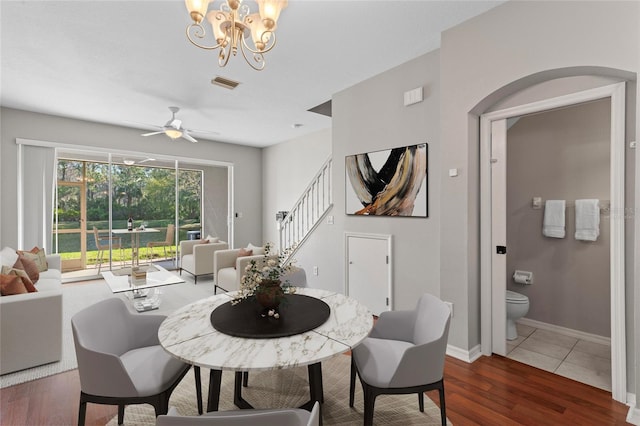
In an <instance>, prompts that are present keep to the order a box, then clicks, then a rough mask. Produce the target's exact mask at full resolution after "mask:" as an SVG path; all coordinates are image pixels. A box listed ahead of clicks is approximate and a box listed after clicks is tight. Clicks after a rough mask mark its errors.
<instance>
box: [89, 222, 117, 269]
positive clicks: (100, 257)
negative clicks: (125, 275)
mask: <svg viewBox="0 0 640 426" xmlns="http://www.w3.org/2000/svg"><path fill="white" fill-rule="evenodd" d="M93 237H94V238H95V241H96V248H97V249H98V254H97V255H96V265H97V266H98V273H100V269H101V268H102V262H103V261H104V251H105V250H109V240H111V248H112V249H113V250H120V260H121V261H122V259H123V255H122V239H121V238H120V237H116V236H111V235H100V233H99V231H98V228H96V227H95V226H94V227H93Z"/></svg>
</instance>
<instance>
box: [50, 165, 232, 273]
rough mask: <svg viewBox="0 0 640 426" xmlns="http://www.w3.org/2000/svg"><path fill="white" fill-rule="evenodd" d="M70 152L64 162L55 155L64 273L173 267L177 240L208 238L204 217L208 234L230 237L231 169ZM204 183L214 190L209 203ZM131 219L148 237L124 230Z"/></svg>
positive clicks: (56, 235)
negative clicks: (140, 266)
mask: <svg viewBox="0 0 640 426" xmlns="http://www.w3.org/2000/svg"><path fill="white" fill-rule="evenodd" d="M65 154H66V155H67V156H68V157H67V158H62V156H61V155H59V156H58V166H57V167H58V179H57V182H58V185H57V197H56V214H55V223H54V225H55V226H54V238H55V244H54V246H55V247H57V252H58V253H60V254H61V256H62V259H63V272H69V271H82V270H87V271H89V272H91V271H93V273H94V275H97V273H98V272H99V271H101V270H114V269H119V268H121V267H130V266H131V265H133V264H145V263H147V264H150V263H152V262H162V263H161V264H162V265H163V266H164V267H165V268H167V269H172V268H175V267H177V266H178V263H177V262H178V255H179V242H180V241H181V240H189V239H199V238H200V237H202V238H204V237H205V236H206V235H202V234H203V233H204V232H205V226H204V225H205V224H204V221H203V217H204V216H203V215H204V213H205V212H206V213H207V215H208V217H209V222H210V223H209V224H208V227H207V228H208V232H209V233H213V234H215V235H216V236H220V237H222V239H225V237H226V235H227V224H226V217H227V212H226V209H227V204H228V203H227V185H228V183H227V172H226V167H218V166H198V165H197V164H179V163H178V161H175V160H156V159H153V158H149V157H135V156H126V157H124V156H116V155H108V154H107V155H106V157H107V158H106V161H104V159H103V157H99V156H98V157H97V158H81V157H82V155H81V154H75V153H65ZM73 157H75V158H73ZM85 157H87V156H85ZM205 179H206V180H207V182H208V185H209V186H210V188H211V191H210V193H211V197H209V199H208V200H207V201H206V203H205V198H204V193H205V192H204V183H205ZM219 195H220V196H219ZM205 204H206V205H207V207H205ZM214 206H215V207H214ZM218 216H222V220H220V217H218ZM129 218H131V219H132V221H133V226H134V227H135V228H140V227H144V228H145V230H146V231H147V232H144V233H136V234H135V235H134V234H132V233H129V232H127V231H126V230H127V225H128V220H129ZM110 240H111V244H109V242H110Z"/></svg>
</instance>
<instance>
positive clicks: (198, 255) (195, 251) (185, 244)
mask: <svg viewBox="0 0 640 426" xmlns="http://www.w3.org/2000/svg"><path fill="white" fill-rule="evenodd" d="M228 248H229V244H227V243H226V242H224V241H219V242H216V243H206V244H203V243H202V240H186V241H180V275H182V270H183V269H184V270H185V271H187V272H188V273H190V274H191V275H193V277H194V282H195V284H197V283H198V277H199V276H200V275H209V274H213V254H214V253H215V252H216V251H218V250H226V249H228Z"/></svg>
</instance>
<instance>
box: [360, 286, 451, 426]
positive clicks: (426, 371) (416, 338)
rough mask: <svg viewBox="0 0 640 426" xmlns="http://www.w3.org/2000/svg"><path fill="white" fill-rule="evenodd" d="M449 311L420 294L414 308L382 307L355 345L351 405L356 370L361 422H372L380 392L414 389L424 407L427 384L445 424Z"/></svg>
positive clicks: (407, 392) (412, 390)
mask: <svg viewBox="0 0 640 426" xmlns="http://www.w3.org/2000/svg"><path fill="white" fill-rule="evenodd" d="M450 316H451V313H450V311H449V307H448V306H447V305H446V304H445V303H444V302H443V301H441V300H440V299H438V298H437V297H435V296H432V295H430V294H424V295H423V296H422V297H421V298H420V300H419V301H418V305H417V307H416V309H415V310H413V311H388V312H383V313H382V314H381V315H380V317H379V318H378V321H377V322H376V324H375V325H374V327H373V329H372V330H371V333H370V334H369V337H367V338H366V339H365V340H364V341H363V342H362V343H361V344H360V345H358V346H356V347H355V348H353V351H352V358H351V382H350V386H349V406H350V407H353V400H354V393H355V380H356V372H357V373H358V376H359V377H360V382H361V383H362V388H363V394H364V424H365V426H366V425H372V424H373V408H374V404H375V399H376V397H377V396H378V395H380V394H410V393H417V394H418V403H419V408H420V411H424V392H425V391H427V390H431V389H438V392H439V394H440V415H441V417H442V425H443V426H445V425H446V424H447V417H446V410H445V401H444V379H443V374H444V361H445V353H446V350H447V339H448V335H449V319H450Z"/></svg>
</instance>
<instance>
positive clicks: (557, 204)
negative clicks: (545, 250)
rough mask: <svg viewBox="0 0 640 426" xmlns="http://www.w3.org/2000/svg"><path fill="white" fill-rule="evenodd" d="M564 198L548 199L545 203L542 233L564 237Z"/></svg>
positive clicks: (547, 235)
mask: <svg viewBox="0 0 640 426" xmlns="http://www.w3.org/2000/svg"><path fill="white" fill-rule="evenodd" d="M564 207H565V201H564V200H547V201H546V202H545V204H544V221H543V223H542V235H544V236H545V237H551V238H564V234H565V232H564Z"/></svg>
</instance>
